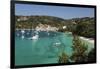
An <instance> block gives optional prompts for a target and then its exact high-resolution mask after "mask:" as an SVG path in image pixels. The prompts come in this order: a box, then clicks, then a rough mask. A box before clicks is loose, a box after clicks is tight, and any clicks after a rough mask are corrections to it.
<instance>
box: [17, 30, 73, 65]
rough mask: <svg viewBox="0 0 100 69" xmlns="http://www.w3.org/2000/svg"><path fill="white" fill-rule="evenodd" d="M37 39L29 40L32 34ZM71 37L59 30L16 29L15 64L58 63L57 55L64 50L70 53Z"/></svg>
mask: <svg viewBox="0 0 100 69" xmlns="http://www.w3.org/2000/svg"><path fill="white" fill-rule="evenodd" d="M35 35H39V37H38V38H37V39H33V40H30V39H29V38H31V37H32V36H35ZM72 40H73V37H72V35H71V34H68V33H61V32H43V31H42V32H36V31H32V30H26V31H21V30H17V31H16V34H15V64H16V65H35V64H50V63H58V56H59V54H60V53H61V52H62V50H64V51H65V52H66V53H67V54H68V55H69V56H70V55H71V54H72V48H71V46H72Z"/></svg>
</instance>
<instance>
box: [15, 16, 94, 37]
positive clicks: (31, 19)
mask: <svg viewBox="0 0 100 69" xmlns="http://www.w3.org/2000/svg"><path fill="white" fill-rule="evenodd" d="M15 20H16V28H17V29H34V28H36V26H37V25H38V24H46V25H50V26H52V27H57V28H59V31H60V32H64V31H70V32H73V33H74V34H77V35H80V36H85V37H89V38H91V37H94V36H95V20H94V18H93V17H83V18H72V19H66V20H65V19H62V18H58V17H53V16H15ZM63 26H66V27H67V28H66V29H65V30H63V28H62V27H63Z"/></svg>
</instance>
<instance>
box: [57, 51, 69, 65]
mask: <svg viewBox="0 0 100 69" xmlns="http://www.w3.org/2000/svg"><path fill="white" fill-rule="evenodd" d="M68 62H69V57H68V55H67V54H66V53H65V52H62V54H61V55H60V56H59V60H58V63H68Z"/></svg>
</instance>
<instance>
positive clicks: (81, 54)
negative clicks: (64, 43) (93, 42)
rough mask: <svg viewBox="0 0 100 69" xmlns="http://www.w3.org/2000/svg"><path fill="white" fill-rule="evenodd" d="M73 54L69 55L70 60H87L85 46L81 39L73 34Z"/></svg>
mask: <svg viewBox="0 0 100 69" xmlns="http://www.w3.org/2000/svg"><path fill="white" fill-rule="evenodd" d="M72 49H73V54H72V56H71V60H72V61H74V62H86V61H87V53H86V51H87V46H86V45H85V44H84V43H82V42H81V40H80V39H79V38H78V37H77V36H74V39H73V46H72Z"/></svg>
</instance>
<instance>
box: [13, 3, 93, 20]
mask: <svg viewBox="0 0 100 69" xmlns="http://www.w3.org/2000/svg"><path fill="white" fill-rule="evenodd" d="M15 15H24V16H29V15H46V16H55V17H60V18H64V19H70V18H77V17H94V8H79V7H62V6H45V5H29V4H16V5H15Z"/></svg>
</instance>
